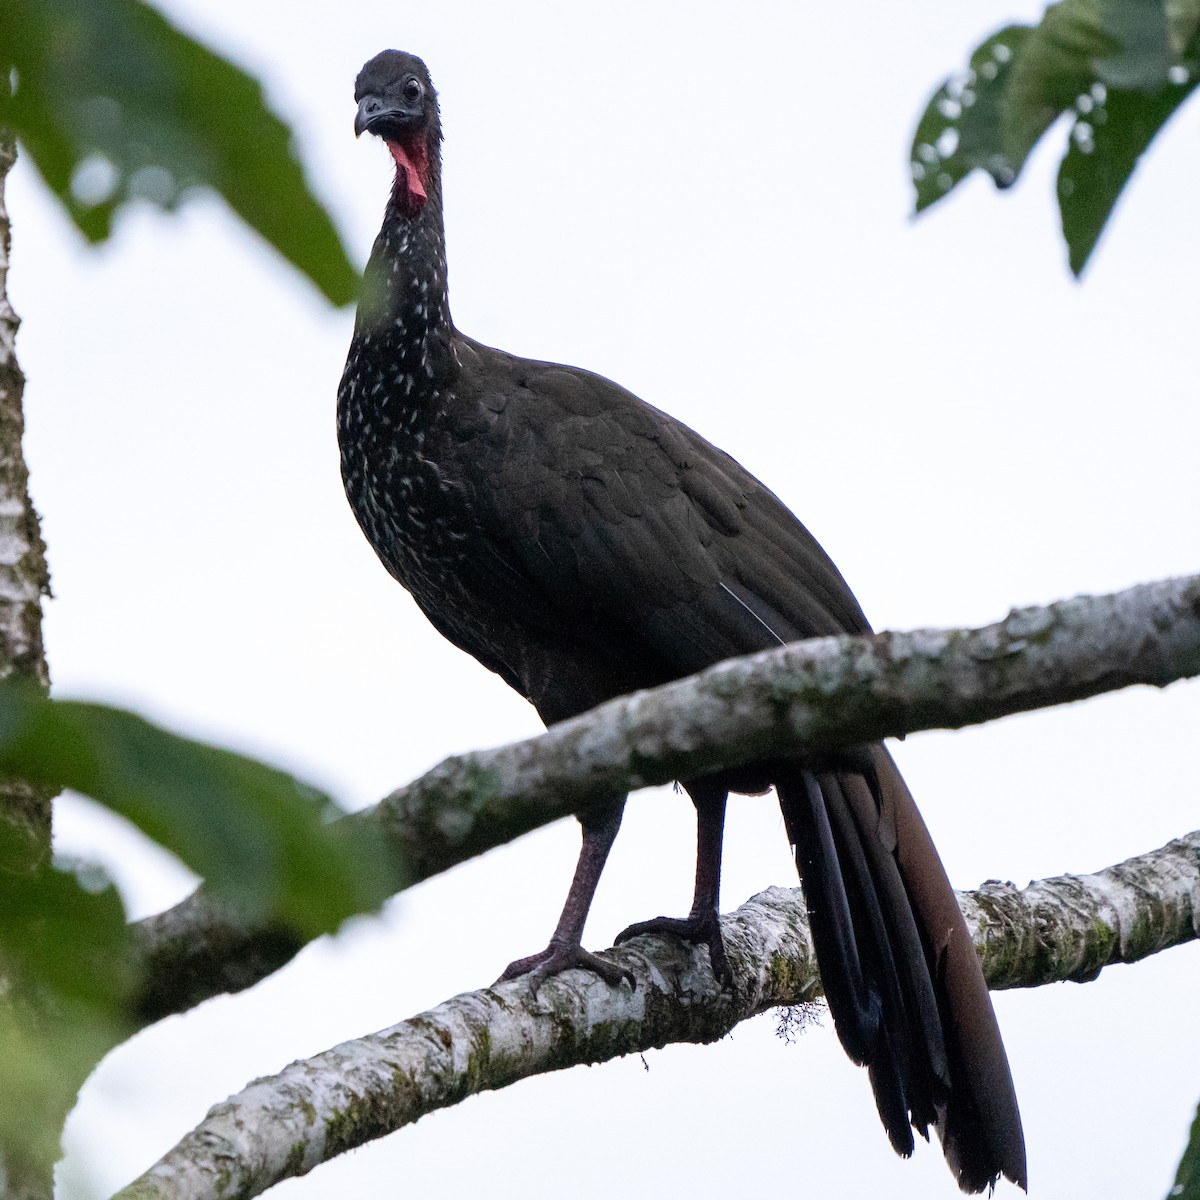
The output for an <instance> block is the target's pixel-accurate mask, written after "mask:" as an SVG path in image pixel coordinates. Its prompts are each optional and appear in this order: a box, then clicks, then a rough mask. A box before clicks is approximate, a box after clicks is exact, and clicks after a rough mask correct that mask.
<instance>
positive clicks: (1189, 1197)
mask: <svg viewBox="0 0 1200 1200" xmlns="http://www.w3.org/2000/svg"><path fill="white" fill-rule="evenodd" d="M1167 1200H1200V1108H1197V1109H1196V1119H1195V1120H1194V1121H1193V1122H1192V1132H1191V1133H1190V1134H1189V1135H1188V1144H1187V1149H1186V1150H1185V1151H1184V1152H1183V1159H1182V1160H1181V1161H1180V1163H1179V1170H1178V1172H1176V1175H1175V1184H1174V1186H1173V1187H1172V1188H1171V1190H1170V1192H1168V1193H1167Z"/></svg>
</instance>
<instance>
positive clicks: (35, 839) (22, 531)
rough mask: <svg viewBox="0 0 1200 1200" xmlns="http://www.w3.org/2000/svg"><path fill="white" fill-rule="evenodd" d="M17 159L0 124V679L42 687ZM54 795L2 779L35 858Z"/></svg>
mask: <svg viewBox="0 0 1200 1200" xmlns="http://www.w3.org/2000/svg"><path fill="white" fill-rule="evenodd" d="M16 159H17V145H16V141H15V140H14V139H13V137H12V135H11V134H10V133H9V132H8V130H0V678H3V677H4V676H7V675H11V674H14V673H16V674H18V675H24V676H25V677H26V678H29V679H32V680H33V681H34V682H35V683H38V684H40V685H41V686H42V687H44V688H45V687H49V686H50V673H49V670H48V669H47V667H46V652H45V648H44V647H43V645H42V597H43V596H48V595H49V594H50V573H49V571H48V569H47V567H46V546H45V544H44V543H43V541H42V534H41V527H40V525H39V523H38V515H37V511H36V510H35V509H34V507H33V501H32V500H30V498H29V469H28V467H27V466H26V465H25V455H24V452H23V451H22V448H21V439H22V437H23V436H24V433H25V416H24V411H23V409H22V407H21V404H22V399H23V397H24V393H25V376H24V374H23V373H22V371H21V367H20V364H19V363H18V362H17V348H16V337H17V328H18V326H19V325H20V324H21V321H20V318H19V317H18V316H17V314H16V313H15V312H14V311H13V307H12V305H11V304H10V303H9V300H8V257H9V251H10V249H11V244H12V235H11V230H10V227H9V219H8V207H7V204H6V202H5V196H4V184H5V180H6V179H7V178H8V173H9V171H10V170H11V169H12V166H13V164H14V163H15V162H16ZM52 799H53V793H52V792H51V791H48V790H47V789H45V788H35V787H31V786H30V785H29V784H27V783H25V782H23V781H21V780H4V781H3V782H2V783H0V820H2V821H4V823H5V824H7V825H10V826H12V827H13V828H14V829H17V830H18V831H19V832H20V833H21V834H22V840H23V841H25V842H26V843H27V844H28V846H29V856H30V858H31V860H34V861H41V860H44V859H46V858H48V857H49V854H50V801H51V800H52Z"/></svg>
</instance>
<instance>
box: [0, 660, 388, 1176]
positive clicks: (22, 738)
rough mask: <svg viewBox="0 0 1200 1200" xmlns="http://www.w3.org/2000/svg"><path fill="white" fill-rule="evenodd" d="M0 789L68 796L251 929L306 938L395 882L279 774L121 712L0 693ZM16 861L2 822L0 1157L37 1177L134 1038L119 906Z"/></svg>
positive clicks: (370, 904) (372, 850) (9, 686)
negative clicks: (80, 1102) (10, 786)
mask: <svg viewBox="0 0 1200 1200" xmlns="http://www.w3.org/2000/svg"><path fill="white" fill-rule="evenodd" d="M0 776H5V777H10V778H12V777H15V778H20V779H24V780H27V781H29V782H32V783H35V784H41V785H46V786H50V787H53V788H63V787H67V788H73V789H74V790H76V791H79V792H83V793H85V794H86V795H89V796H92V797H94V798H95V799H96V800H99V801H100V802H101V803H103V804H105V805H107V806H108V807H109V808H110V809H112V810H113V811H114V812H118V813H120V814H121V815H122V816H124V817H126V818H128V819H129V820H130V821H132V822H133V823H134V824H136V825H137V826H138V827H139V828H140V829H142V830H143V831H144V832H145V833H147V834H149V835H150V836H151V837H152V838H154V839H155V840H156V841H158V842H159V843H161V844H162V845H163V846H165V847H166V848H167V849H169V850H171V851H173V852H174V853H175V854H176V855H178V856H179V858H181V859H182V860H183V861H184V862H185V863H186V864H187V865H188V866H190V867H191V868H192V869H193V870H195V871H196V872H198V873H199V874H201V875H203V876H204V877H205V880H206V885H207V887H208V888H209V889H210V890H211V891H212V892H213V893H214V894H215V895H217V896H218V897H220V898H222V899H223V900H225V901H226V902H227V903H229V904H231V905H233V906H234V907H235V908H236V910H237V911H238V912H240V913H242V914H244V915H245V916H246V917H247V918H248V919H250V920H257V921H266V922H269V923H277V924H280V925H283V926H285V927H287V928H290V929H294V930H295V931H296V932H297V934H298V935H299V936H300V937H301V938H302V939H303V940H307V939H308V938H310V937H313V936H315V935H317V934H319V933H322V932H325V931H328V930H332V929H334V928H336V927H337V925H338V924H339V923H340V922H341V921H342V920H344V919H345V918H346V917H348V916H350V915H352V914H354V913H357V912H363V911H366V910H370V909H373V908H376V907H378V905H379V904H380V903H381V902H382V901H383V900H384V899H385V898H386V897H388V896H389V895H391V894H392V893H393V892H395V891H397V890H398V889H399V888H401V887H402V886H403V885H404V879H403V874H402V872H401V871H399V870H398V869H397V868H396V867H395V865H394V864H392V863H390V862H389V861H388V860H387V859H386V858H385V855H384V851H383V849H382V848H381V847H380V846H379V844H378V840H377V838H376V837H373V836H371V835H369V834H368V833H367V832H366V830H365V829H363V828H361V827H359V826H357V825H356V824H355V823H354V822H352V821H336V822H335V821H334V820H333V818H334V817H335V816H336V815H337V814H338V812H339V810H338V809H336V808H335V806H334V805H333V804H332V802H331V801H330V800H329V799H328V798H327V797H325V796H323V795H321V794H320V793H319V792H316V791H314V790H313V789H312V788H309V787H307V786H306V785H304V784H302V783H300V782H299V781H298V780H296V779H294V778H292V777H291V776H290V775H287V774H285V773H284V772H282V771H278V770H275V769H274V768H272V767H268V766H266V765H264V764H262V763H258V762H255V761H254V760H252V759H249V758H244V757H242V756H241V755H237V754H233V753H231V752H230V751H227V750H220V749H217V748H215V747H212V746H207V745H204V744H202V743H200V742H194V741H191V740H189V739H187V738H182V737H178V736H176V735H174V734H171V733H168V732H166V731H165V730H162V729H159V728H157V727H156V726H154V725H152V724H150V723H149V722H148V721H145V720H143V719H142V718H140V717H137V716H134V715H133V714H132V713H128V712H122V711H121V710H119V709H115V708H108V707H105V706H103V705H98V704H81V703H74V702H71V701H54V700H49V699H47V698H46V697H45V696H43V695H42V693H41V692H40V691H38V690H37V689H36V688H35V687H34V686H33V685H31V684H28V683H26V682H25V681H22V680H18V679H15V678H9V679H7V680H4V681H2V682H0ZM23 859H26V860H27V855H25V854H23V853H22V846H21V845H20V844H19V835H18V834H17V833H16V831H15V830H12V829H9V828H8V827H6V826H4V825H3V824H0V968H2V970H3V981H4V991H3V995H2V996H0V1095H4V1096H9V1097H13V1096H19V1097H21V1103H20V1104H5V1105H0V1146H2V1147H4V1148H5V1149H6V1151H7V1152H9V1153H13V1152H14V1148H16V1150H15V1152H17V1153H19V1154H20V1155H21V1156H23V1158H24V1159H25V1160H27V1161H28V1162H32V1163H34V1164H36V1166H37V1168H38V1169H39V1170H42V1171H45V1170H48V1169H49V1166H50V1164H52V1163H53V1162H54V1161H55V1159H56V1158H57V1157H58V1155H59V1146H58V1133H57V1131H58V1130H59V1129H61V1128H62V1123H63V1121H64V1120H65V1118H66V1115H67V1113H68V1112H69V1111H70V1108H71V1105H72V1104H73V1103H74V1097H75V1094H76V1092H77V1091H78V1089H79V1087H80V1085H81V1084H82V1083H83V1081H84V1080H85V1079H86V1078H87V1076H88V1074H89V1073H90V1071H91V1069H92V1067H93V1066H94V1065H95V1064H96V1063H97V1062H98V1061H99V1060H100V1058H101V1057H103V1055H104V1054H105V1053H107V1051H108V1050H109V1049H110V1048H111V1047H113V1046H115V1045H116V1044H117V1043H119V1042H120V1041H122V1040H124V1038H126V1037H127V1036H129V1034H130V1033H132V1032H133V1029H134V1022H133V1020H132V1017H131V995H132V991H133V988H134V986H135V985H136V983H137V979H136V973H135V969H134V962H133V959H132V955H131V946H130V941H129V936H128V929H127V925H126V917H125V909H124V906H123V905H122V903H121V899H120V897H119V895H118V894H117V892H116V889H115V888H114V887H113V886H112V884H111V883H110V882H109V881H108V880H107V878H106V877H105V876H104V875H103V874H102V873H101V872H100V871H99V870H98V869H97V868H96V867H95V866H91V865H88V864H71V863H63V862H59V863H55V864H53V865H43V866H41V867H40V868H38V869H37V870H29V869H23V868H20V867H18V868H16V869H14V864H16V863H20V862H21V861H22V860H23Z"/></svg>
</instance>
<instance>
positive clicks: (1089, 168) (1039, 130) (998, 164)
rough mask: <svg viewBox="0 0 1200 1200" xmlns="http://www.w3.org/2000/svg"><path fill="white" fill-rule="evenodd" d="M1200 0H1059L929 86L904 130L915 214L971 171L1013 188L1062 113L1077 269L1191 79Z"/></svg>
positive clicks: (1069, 235)
mask: <svg viewBox="0 0 1200 1200" xmlns="http://www.w3.org/2000/svg"><path fill="white" fill-rule="evenodd" d="M1198 30H1200V0H1062V3H1060V4H1054V5H1051V6H1050V7H1049V8H1048V9H1047V10H1046V13H1045V16H1044V17H1043V18H1042V22H1041V24H1040V25H1038V26H1036V27H1034V26H1028V25H1010V26H1007V27H1006V28H1004V29H1001V30H1000V31H999V32H997V33H994V34H992V36H991V37H989V38H988V39H987V40H986V41H984V42H983V43H982V45H980V46H979V48H978V49H977V50H976V51H975V52H974V54H972V56H971V61H970V65H969V67H968V68H967V70H966V72H964V73H963V74H960V75H957V76H954V77H952V78H950V79H948V80H946V82H945V83H943V84H942V86H941V87H940V88H939V89H938V90H937V91H936V92H935V93H934V95H933V98H932V99H931V100H930V102H929V104H928V106H927V107H926V110H925V112H924V114H923V115H922V117H921V120H920V122H919V123H918V125H917V130H916V133H915V135H914V137H913V146H912V154H911V158H912V172H913V182H914V186H915V188H916V208H917V211H918V212H920V211H922V210H923V209H925V208H928V207H929V206H930V205H931V204H934V203H935V202H936V201H938V200H940V199H941V198H942V197H943V196H945V195H947V194H948V193H949V192H950V191H951V190H953V188H954V187H955V186H956V185H957V184H958V183H959V182H960V181H961V180H962V179H963V178H964V177H965V176H966V175H967V174H968V173H969V172H970V171H972V170H974V169H975V168H977V167H978V168H980V169H982V170H984V171H986V172H987V173H988V174H989V175H991V177H992V180H993V181H994V182H995V184H996V186H997V187H1000V188H1006V187H1009V186H1010V185H1011V184H1013V183H1014V182H1015V181H1016V179H1017V177H1018V176H1019V175H1020V173H1021V169H1022V168H1023V167H1024V165H1025V162H1026V160H1027V159H1028V157H1029V154H1030V153H1031V151H1032V150H1033V148H1034V146H1036V145H1037V143H1038V142H1039V141H1040V140H1041V138H1042V136H1043V135H1044V134H1045V133H1046V131H1047V130H1048V129H1049V128H1050V127H1051V126H1052V125H1053V124H1054V123H1055V122H1056V121H1057V120H1058V119H1059V117H1060V116H1062V115H1063V114H1064V113H1065V114H1067V115H1068V119H1069V122H1070V126H1071V128H1070V135H1069V138H1068V149H1067V152H1066V154H1065V155H1064V157H1063V160H1062V164H1061V166H1060V168H1059V174H1058V200H1059V211H1060V213H1061V216H1062V225H1063V235H1064V237H1065V238H1066V242H1067V248H1068V253H1069V259H1070V264H1071V269H1072V271H1074V272H1075V274H1076V275H1078V274H1079V273H1080V272H1081V271H1082V270H1083V267H1084V265H1085V264H1086V263H1087V260H1088V257H1089V255H1090V254H1091V252H1092V250H1093V249H1094V248H1095V245H1096V242H1097V240H1098V239H1099V237H1100V234H1101V232H1102V231H1103V229H1104V225H1105V222H1106V221H1107V220H1108V217H1109V214H1110V213H1111V212H1112V209H1113V206H1114V205H1115V204H1116V202H1117V197H1118V196H1119V195H1120V193H1121V190H1122V188H1124V186H1125V184H1126V182H1127V181H1128V180H1129V177H1130V175H1131V174H1132V173H1133V169H1134V167H1135V166H1136V165H1137V161H1138V159H1139V157H1140V156H1141V154H1142V152H1143V151H1144V150H1145V149H1146V147H1147V146H1148V145H1149V144H1150V141H1151V140H1152V139H1153V137H1154V135H1155V134H1156V133H1157V132H1158V131H1159V130H1160V129H1161V128H1162V126H1163V125H1164V124H1165V123H1166V122H1167V120H1168V119H1169V118H1170V117H1171V115H1172V114H1173V113H1174V112H1175V110H1176V109H1177V108H1178V107H1179V106H1180V105H1181V104H1182V103H1183V101H1184V100H1186V99H1187V97H1188V96H1189V95H1191V93H1192V91H1193V89H1194V88H1195V87H1196V84H1197V82H1200V36H1198Z"/></svg>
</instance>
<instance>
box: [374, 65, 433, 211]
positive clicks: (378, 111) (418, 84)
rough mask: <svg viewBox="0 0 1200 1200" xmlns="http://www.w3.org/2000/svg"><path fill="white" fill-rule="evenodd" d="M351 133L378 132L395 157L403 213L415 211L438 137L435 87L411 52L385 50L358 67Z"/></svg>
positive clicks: (424, 194) (423, 192) (427, 179)
mask: <svg viewBox="0 0 1200 1200" xmlns="http://www.w3.org/2000/svg"><path fill="white" fill-rule="evenodd" d="M354 98H355V100H357V101H358V113H357V115H356V116H355V118H354V134H355V136H356V137H358V136H360V135H362V134H363V133H372V134H374V135H375V136H376V137H379V138H382V139H383V142H384V144H385V145H386V146H387V148H388V150H389V151H391V155H392V158H393V159H394V160H395V163H396V193H397V197H398V199H399V201H400V204H401V207H402V208H403V210H404V213H405V215H406V216H408V217H415V216H416V215H417V214H418V213H419V212H420V211H421V209H422V208H424V207H425V203H426V201H427V200H428V199H429V188H430V185H431V182H432V181H431V169H432V168H431V164H432V163H436V161H437V155H438V143H439V142H440V140H441V121H440V119H439V116H438V103H437V93H436V92H435V91H434V90H433V81H432V80H431V79H430V78H429V71H428V70H427V68H426V66H425V64H424V63H423V62H422V61H421V60H420V59H419V58H417V56H416V55H415V54H406V53H404V51H402V50H384V51H383V52H382V53H381V54H377V55H375V57H374V58H373V59H371V60H370V62H368V63H367V64H366V65H365V66H364V67H363V69H362V70H361V71H359V73H358V79H357V80H355V83H354Z"/></svg>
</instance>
